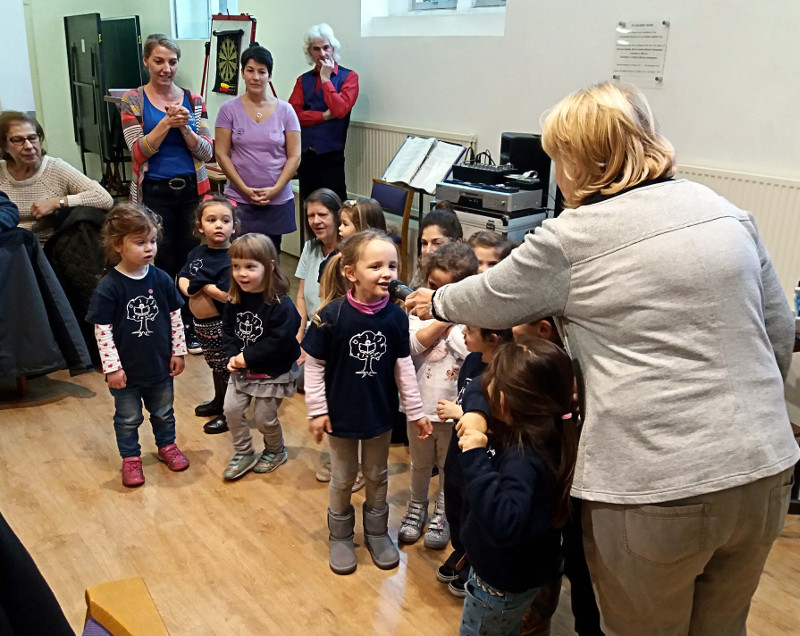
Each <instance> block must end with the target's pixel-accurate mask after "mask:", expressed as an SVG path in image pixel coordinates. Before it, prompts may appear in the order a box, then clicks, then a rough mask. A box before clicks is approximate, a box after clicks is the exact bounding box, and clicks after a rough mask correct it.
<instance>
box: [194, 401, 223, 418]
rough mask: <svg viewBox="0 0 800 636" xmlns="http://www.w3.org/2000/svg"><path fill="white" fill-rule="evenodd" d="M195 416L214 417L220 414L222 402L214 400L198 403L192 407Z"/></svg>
mask: <svg viewBox="0 0 800 636" xmlns="http://www.w3.org/2000/svg"><path fill="white" fill-rule="evenodd" d="M194 414H195V415H196V416H197V417H215V416H217V415H222V404H218V403H215V402H214V400H211V401H210V402H205V403H203V404H199V405H198V406H196V407H195V408H194Z"/></svg>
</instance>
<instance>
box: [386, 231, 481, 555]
mask: <svg viewBox="0 0 800 636" xmlns="http://www.w3.org/2000/svg"><path fill="white" fill-rule="evenodd" d="M477 269H478V260H477V258H476V257H475V254H474V253H473V251H472V249H470V247H469V246H468V245H466V244H465V243H446V244H445V245H443V246H442V247H441V248H439V249H438V250H437V251H436V252H433V253H430V254H426V255H425V257H424V258H423V259H422V269H421V271H422V274H423V278H424V280H425V286H426V287H427V288H428V289H438V288H439V287H441V286H442V285H446V284H448V283H454V282H456V281H459V280H462V279H464V278H466V277H467V276H471V275H473V274H475V273H476V272H477ZM408 322H409V327H410V336H411V343H410V344H411V358H412V360H413V361H414V366H415V367H416V369H417V383H418V384H419V392H420V394H421V396H422V404H423V407H424V409H425V414H426V415H427V416H428V418H429V419H430V420H431V422H432V424H433V435H431V436H430V437H428V438H427V439H424V440H421V439H416V438H415V435H414V434H413V431H411V430H409V432H408V439H409V450H410V451H411V500H410V501H409V502H408V504H407V505H406V513H405V515H404V516H403V521H402V523H401V524H400V530H399V532H398V533H397V538H398V539H399V540H400V541H403V542H404V543H414V542H415V541H417V540H418V539H419V538H420V536H421V535H422V532H423V528H424V527H425V523H426V521H427V519H428V489H429V488H430V482H431V471H432V470H433V466H434V464H435V465H437V466H440V467H442V468H444V465H445V458H446V457H447V448H448V446H449V445H450V437H451V435H452V433H453V424H452V422H449V421H447V418H444V419H440V418H439V416H438V414H437V413H436V407H437V405H438V402H439V400H451V401H452V400H455V399H456V394H457V393H458V388H457V383H456V381H457V379H458V372H459V370H460V369H461V363H462V362H464V358H466V356H467V353H468V351H467V347H466V344H465V343H464V334H463V333H462V331H461V327H460V326H459V325H453V324H450V323H447V322H439V321H438V320H420V319H419V318H417V317H416V316H413V315H412V316H409V319H408ZM449 541H450V527H449V525H448V523H447V519H446V517H445V512H444V474H443V471H440V473H439V489H438V492H437V497H436V505H435V506H434V511H433V517H431V522H430V525H429V526H428V530H427V532H426V533H425V547H427V548H432V549H434V550H441V549H443V548H445V547H447V544H448V542H449Z"/></svg>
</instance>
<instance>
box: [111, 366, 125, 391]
mask: <svg viewBox="0 0 800 636" xmlns="http://www.w3.org/2000/svg"><path fill="white" fill-rule="evenodd" d="M106 381H107V382H108V386H109V388H112V389H124V388H125V387H126V386H127V385H128V376H127V375H125V371H123V370H122V369H118V370H116V371H112V372H111V373H109V374H108V375H106Z"/></svg>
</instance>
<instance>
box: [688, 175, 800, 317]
mask: <svg viewBox="0 0 800 636" xmlns="http://www.w3.org/2000/svg"><path fill="white" fill-rule="evenodd" d="M677 176H679V177H685V178H687V179H691V180H692V181H697V182H698V183H702V184H703V185H706V186H708V187H709V188H711V189H712V190H714V192H716V193H717V194H719V195H721V196H723V197H725V198H726V199H728V200H729V201H730V202H731V203H733V204H735V205H736V206H738V207H740V208H742V209H743V210H747V211H748V212H751V213H752V214H753V216H754V217H755V219H756V223H758V230H759V232H761V237H762V238H763V240H764V245H766V247H767V250H768V251H769V253H770V256H771V257H772V262H773V263H774V265H775V269H776V270H777V272H778V276H779V277H780V279H781V284H782V285H783V289H784V291H785V292H786V296H787V298H789V299H790V300H791V302H792V304H793V305H794V300H793V299H794V288H795V286H796V285H797V281H798V280H800V181H794V180H790V179H777V178H774V177H766V176H761V175H754V174H745V173H740V172H728V171H724V170H712V169H710V168H699V167H697V166H679V167H678V175H677Z"/></svg>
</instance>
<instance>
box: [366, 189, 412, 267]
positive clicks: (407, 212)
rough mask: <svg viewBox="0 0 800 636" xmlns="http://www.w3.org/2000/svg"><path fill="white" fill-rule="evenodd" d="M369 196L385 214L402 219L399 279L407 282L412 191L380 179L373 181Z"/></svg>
mask: <svg viewBox="0 0 800 636" xmlns="http://www.w3.org/2000/svg"><path fill="white" fill-rule="evenodd" d="M370 196H371V197H372V198H373V199H375V200H376V201H377V202H378V203H380V204H381V207H382V208H383V210H384V211H385V212H391V213H392V214H396V215H397V216H400V217H402V219H403V222H402V226H401V229H400V255H401V258H400V279H401V280H403V281H405V282H408V280H407V279H406V275H407V274H408V225H409V221H410V220H411V204H412V203H413V201H414V190H412V189H411V188H407V187H405V186H402V185H396V184H394V183H388V182H387V181H381V180H380V179H373V180H372V194H371V195H370Z"/></svg>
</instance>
